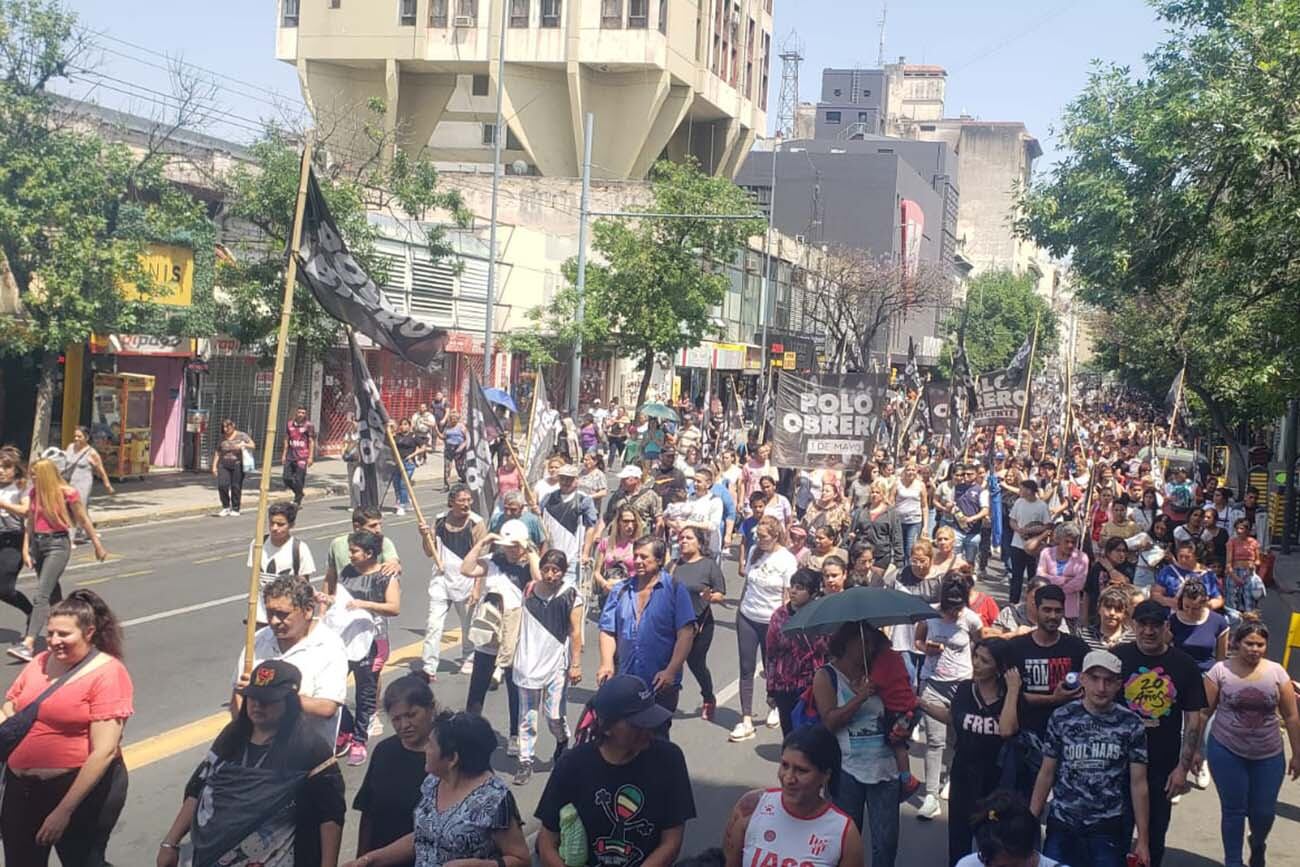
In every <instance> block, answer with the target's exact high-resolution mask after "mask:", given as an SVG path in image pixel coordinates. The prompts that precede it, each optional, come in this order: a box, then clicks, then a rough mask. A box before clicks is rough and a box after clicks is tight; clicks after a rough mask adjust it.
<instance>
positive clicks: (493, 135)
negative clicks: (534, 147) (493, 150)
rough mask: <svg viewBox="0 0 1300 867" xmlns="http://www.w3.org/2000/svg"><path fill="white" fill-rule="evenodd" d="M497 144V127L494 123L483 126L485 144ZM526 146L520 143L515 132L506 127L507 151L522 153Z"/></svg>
mask: <svg viewBox="0 0 1300 867" xmlns="http://www.w3.org/2000/svg"><path fill="white" fill-rule="evenodd" d="M496 143H497V125H496V124H494V123H485V124H483V144H485V145H495V144H496ZM523 149H524V146H523V145H522V144H520V143H519V139H518V138H516V137H515V132H514V130H512V129H511V128H510V127H509V126H507V127H506V145H505V150H508V151H521V150H523Z"/></svg>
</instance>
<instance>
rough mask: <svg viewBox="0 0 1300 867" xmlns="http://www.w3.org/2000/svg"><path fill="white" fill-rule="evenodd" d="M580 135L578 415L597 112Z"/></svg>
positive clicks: (574, 383) (573, 400) (573, 396)
mask: <svg viewBox="0 0 1300 867" xmlns="http://www.w3.org/2000/svg"><path fill="white" fill-rule="evenodd" d="M586 120H587V123H586V125H585V129H584V130H583V135H582V196H581V198H579V199H578V280H577V292H578V336H577V338H576V339H575V340H574V342H573V369H572V370H570V371H569V414H570V415H572V416H573V418H574V419H577V417H578V390H579V388H580V387H581V386H582V323H583V320H584V319H586V307H587V305H586V299H585V297H584V295H585V291H586V288H587V220H588V216H589V215H588V213H587V212H588V210H589V209H590V208H591V135H592V130H593V129H594V128H595V126H596V115H594V114H593V113H591V112H587V118H586Z"/></svg>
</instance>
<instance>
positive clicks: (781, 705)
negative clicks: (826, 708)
mask: <svg viewBox="0 0 1300 867" xmlns="http://www.w3.org/2000/svg"><path fill="white" fill-rule="evenodd" d="M802 697H803V693H802V692H781V691H777V692H773V693H772V701H774V702H776V712H777V713H778V714H779V715H780V716H781V737H782V738H784V737H785V736H786V735H788V734H790V732H792V731H794V706H795V705H797V704H798V703H799V699H800V698H802Z"/></svg>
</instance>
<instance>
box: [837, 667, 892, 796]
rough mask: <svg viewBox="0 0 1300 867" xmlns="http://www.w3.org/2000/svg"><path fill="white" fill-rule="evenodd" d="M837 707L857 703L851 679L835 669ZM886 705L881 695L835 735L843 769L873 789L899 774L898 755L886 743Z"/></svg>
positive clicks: (868, 700)
mask: <svg viewBox="0 0 1300 867" xmlns="http://www.w3.org/2000/svg"><path fill="white" fill-rule="evenodd" d="M827 667H828V668H830V669H831V671H832V672H833V673H834V675H835V701H836V705H837V706H839V707H843V706H844V705H846V704H848V703H849V702H850V701H852V700H853V687H852V686H850V685H849V678H848V677H847V676H846V675H845V674H844V672H842V671H840V670H839V669H838V668H836V667H835V666H833V665H829V664H828V665H827ZM884 716H885V702H884V700H883V699H881V697H880V695H879V693H877V694H876V695H873V696H871V698H869V699H867V700H866V701H864V702H863V703H862V705H861V706H860V707H859V708H858V712H857V713H855V714H854V715H853V719H851V720H849V724H848V725H846V726H845V727H844V728H842V729H840V730H839V731H838V732H836V733H835V737H836V738H837V739H838V740H839V742H840V755H841V759H840V769H841V770H843V771H844V773H846V774H848V775H849V776H851V777H853V779H855V780H857V781H858V782H859V783H862V784H864V785H868V786H869V785H871V784H872V783H884V782H888V781H889V780H892V779H893V778H894V777H895V776H897V774H898V769H897V766H896V764H895V762H894V754H893V752H891V751H890V749H889V746H888V745H887V744H886V743H885V721H884Z"/></svg>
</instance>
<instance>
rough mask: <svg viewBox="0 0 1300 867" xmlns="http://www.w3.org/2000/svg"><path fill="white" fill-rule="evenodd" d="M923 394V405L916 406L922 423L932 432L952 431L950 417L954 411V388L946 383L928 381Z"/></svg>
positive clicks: (943, 432)
mask: <svg viewBox="0 0 1300 867" xmlns="http://www.w3.org/2000/svg"><path fill="white" fill-rule="evenodd" d="M921 394H922V398H921V405H920V406H918V407H917V408H916V415H917V418H919V419H920V420H921V424H923V425H925V429H926V430H928V431H929V432H930V433H932V434H938V435H942V434H946V433H950V431H949V430H948V418H949V416H950V415H951V413H952V406H951V402H952V389H951V388H949V387H948V385H947V384H946V383H936V382H927V383H926V384H925V389H924V390H923V391H922V392H921Z"/></svg>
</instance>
